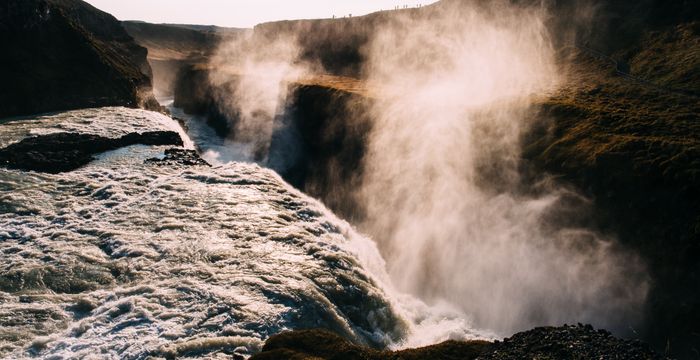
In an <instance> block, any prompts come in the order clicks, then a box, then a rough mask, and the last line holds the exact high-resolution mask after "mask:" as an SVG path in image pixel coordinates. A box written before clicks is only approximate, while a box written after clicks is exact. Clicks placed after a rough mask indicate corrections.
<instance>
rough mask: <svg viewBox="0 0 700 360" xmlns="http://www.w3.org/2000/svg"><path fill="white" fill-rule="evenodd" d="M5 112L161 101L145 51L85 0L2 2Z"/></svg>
mask: <svg viewBox="0 0 700 360" xmlns="http://www.w3.org/2000/svg"><path fill="white" fill-rule="evenodd" d="M0 34H2V35H0V47H2V48H3V49H7V50H8V51H4V52H3V56H2V57H0V78H2V79H3V81H2V84H0V118H2V117H9V116H18V115H27V114H34V113H41V112H50V111H58V110H70V109H78V108H85V107H96V106H111V105H116V106H128V107H143V108H148V109H156V108H158V104H157V102H156V101H155V98H154V97H153V95H152V93H151V86H152V84H151V68H150V66H149V65H148V62H147V61H146V55H147V50H146V49H145V48H142V47H141V46H139V45H137V44H136V43H135V42H134V40H133V39H132V38H131V37H130V36H129V35H128V34H127V33H126V31H125V30H124V29H123V28H122V26H121V24H120V23H119V21H117V19H115V18H114V17H113V16H112V15H109V14H107V13H105V12H102V11H100V10H98V9H96V8H94V7H92V6H90V5H89V4H87V3H85V2H83V1H80V0H8V1H3V2H2V4H0Z"/></svg>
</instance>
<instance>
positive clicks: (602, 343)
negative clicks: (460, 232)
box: [251, 325, 663, 360]
mask: <svg viewBox="0 0 700 360" xmlns="http://www.w3.org/2000/svg"><path fill="white" fill-rule="evenodd" d="M267 359H328V360H330V359H333V360H344V359H348V360H350V359H366V360H375V359H376V360H382V359H397V360H398V359H402V360H409V359H440V360H450V359H480V360H482V359H483V360H500V359H557V360H567V359H572V360H573V359H640V360H652V359H663V357H661V356H659V355H658V354H656V353H654V352H653V351H651V350H650V349H649V348H648V347H647V346H646V345H644V344H643V343H641V342H639V341H638V340H621V339H617V338H615V337H612V336H609V335H608V333H607V332H605V331H596V330H594V329H593V327H592V326H590V325H587V326H583V325H582V326H574V325H565V326H561V327H541V328H536V329H533V330H530V331H526V332H522V333H518V334H516V335H514V336H512V337H511V338H509V339H506V340H504V341H502V342H499V341H496V342H493V343H490V342H487V341H464V342H461V341H446V342H443V343H441V344H437V345H432V346H427V347H423V348H417V349H407V350H401V351H395V352H392V351H380V350H375V349H370V348H366V347H362V346H358V345H355V344H352V343H350V342H348V341H347V340H345V339H343V338H342V337H340V336H338V335H336V334H334V333H331V332H328V331H326V330H297V331H291V332H284V333H281V334H278V335H275V336H272V337H271V338H269V339H268V340H267V342H266V343H265V346H264V347H263V349H262V352H261V353H259V354H257V355H255V356H253V357H252V358H251V360H267Z"/></svg>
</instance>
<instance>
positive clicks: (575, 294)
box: [205, 1, 649, 345]
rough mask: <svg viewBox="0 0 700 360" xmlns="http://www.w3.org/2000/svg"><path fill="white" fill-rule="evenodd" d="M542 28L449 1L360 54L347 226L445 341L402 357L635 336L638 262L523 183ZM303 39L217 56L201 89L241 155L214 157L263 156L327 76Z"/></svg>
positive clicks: (253, 44)
mask: <svg viewBox="0 0 700 360" xmlns="http://www.w3.org/2000/svg"><path fill="white" fill-rule="evenodd" d="M547 24H548V13H547V9H546V8H545V7H542V6H528V7H523V6H518V5H513V4H512V2H510V1H491V2H482V1H478V2H477V1H474V2H466V1H465V2H461V1H455V2H449V3H442V5H441V6H439V7H438V6H431V7H429V8H427V9H425V11H424V12H423V13H421V14H418V13H415V12H409V13H402V14H396V16H395V17H392V18H391V19H390V20H388V21H385V22H383V23H382V25H379V27H378V28H376V29H374V31H373V32H372V38H371V39H370V41H369V43H368V44H367V45H366V46H364V48H363V51H364V56H365V63H364V65H363V70H362V73H363V77H364V78H365V80H366V81H367V83H368V87H370V88H372V89H377V90H375V92H376V95H377V96H376V99H375V100H373V101H372V102H368V104H371V105H368V106H369V108H368V109H362V111H361V112H362V113H369V114H370V116H371V119H372V130H371V132H370V134H369V137H368V140H367V141H368V143H367V149H368V150H367V154H365V156H364V158H363V164H364V166H363V173H362V181H361V186H359V188H357V189H355V193H354V197H355V198H356V199H357V203H358V206H359V207H360V208H361V210H362V213H363V214H364V216H363V217H362V220H360V221H358V222H357V223H356V224H355V225H356V226H357V227H358V228H359V229H360V230H361V231H363V232H364V233H366V234H368V235H369V236H370V237H371V238H372V239H373V240H374V241H375V242H376V243H377V246H378V247H379V249H380V251H381V253H382V255H383V257H384V260H385V261H386V271H387V272H388V278H389V280H388V281H387V286H388V287H390V288H391V289H390V290H387V291H388V292H389V293H394V290H393V289H394V288H396V289H397V290H398V292H396V293H394V294H395V295H394V296H403V295H399V294H409V295H412V296H413V297H415V298H417V299H419V302H421V303H422V302H425V303H427V304H428V305H429V307H430V309H428V310H425V309H422V310H421V312H426V311H428V312H429V311H433V312H434V314H432V317H431V318H430V319H429V321H425V319H426V316H423V315H421V316H422V320H421V319H418V318H420V317H421V316H418V317H416V319H417V320H416V319H414V320H415V321H416V322H420V321H423V324H420V326H421V329H422V330H421V331H428V332H433V333H435V334H438V333H439V334H441V335H438V336H433V337H432V338H430V336H432V335H431V334H427V336H424V337H423V339H422V340H420V339H419V340H415V339H413V340H410V341H414V342H413V343H411V344H410V345H416V344H419V343H420V342H424V343H430V342H435V341H440V340H445V339H446V338H450V337H452V335H450V333H451V332H452V331H453V330H452V329H445V328H444V327H445V326H449V327H452V328H456V329H463V330H464V329H467V330H468V329H469V328H471V327H474V328H477V329H480V330H483V331H480V332H479V333H481V334H496V336H507V335H510V334H513V333H515V332H517V331H520V330H525V329H528V328H531V327H533V326H541V325H561V324H564V323H576V322H585V323H592V324H594V325H595V326H598V327H604V328H608V329H611V330H613V331H615V332H616V333H618V334H621V335H628V334H631V333H632V332H634V328H635V327H636V326H637V325H638V324H639V323H640V322H641V321H642V313H643V311H644V302H645V298H646V294H647V292H648V288H649V280H648V275H647V273H646V269H645V266H644V264H643V263H642V262H641V260H640V259H639V258H638V257H637V256H636V255H635V254H633V253H630V252H628V251H626V250H625V249H623V248H622V247H621V246H619V244H618V243H617V241H616V239H615V236H614V234H603V233H599V232H597V231H596V230H595V229H594V228H592V227H591V226H590V224H588V223H586V221H583V220H582V219H584V218H586V217H587V212H588V211H591V206H590V200H589V199H586V198H585V197H584V196H582V195H580V194H579V193H578V192H577V191H576V190H574V189H572V188H570V187H568V186H566V184H562V183H559V182H558V181H557V180H556V179H554V178H552V177H551V176H549V175H548V174H536V175H535V176H534V177H533V176H528V177H525V176H523V172H522V170H523V166H524V164H523V162H522V160H521V151H522V146H523V144H522V139H523V137H524V136H525V135H526V134H527V133H528V130H529V127H530V126H531V125H532V124H533V123H536V122H538V121H541V120H542V119H540V118H539V117H540V115H539V114H538V111H537V110H538V109H537V106H536V100H537V99H538V98H543V97H545V96H546V95H547V94H551V93H552V92H554V91H556V90H557V88H558V87H559V86H561V84H562V82H563V76H564V70H563V69H564V68H565V66H564V65H565V64H562V63H560V62H559V61H558V59H557V52H556V49H555V48H554V45H553V43H554V41H553V40H552V38H553V35H552V33H551V29H548V26H547ZM348 31H350V30H348ZM307 35H308V34H292V35H291V36H290V34H288V33H285V35H282V34H272V36H271V37H270V38H269V39H267V40H269V41H260V39H259V38H258V39H254V37H249V38H246V39H242V40H237V41H234V42H231V43H227V44H224V45H222V47H221V49H220V50H219V52H218V54H217V56H216V57H215V58H214V60H213V61H212V63H211V64H210V66H211V76H210V80H211V82H212V84H213V85H215V87H216V88H218V89H219V94H218V95H217V96H218V97H219V104H221V109H220V110H221V111H222V113H224V114H225V115H226V117H227V118H228V119H230V122H231V123H230V125H231V129H232V131H231V135H230V136H229V138H228V139H227V140H226V141H227V142H228V146H229V148H231V149H234V151H231V154H228V155H227V154H221V153H216V154H209V155H208V156H209V158H208V160H210V161H211V160H212V159H214V160H217V161H219V162H226V161H232V160H238V161H241V160H242V161H256V162H259V163H265V162H266V161H267V160H268V159H267V157H268V155H269V149H270V142H271V141H272V139H273V136H274V134H279V133H280V131H279V130H280V129H279V126H282V125H280V124H284V121H283V120H284V117H285V114H284V112H285V108H286V106H287V105H288V104H287V103H288V96H289V94H288V91H289V88H290V87H289V86H288V83H290V82H294V81H295V80H298V79H300V78H302V77H304V76H307V75H309V74H318V73H319V72H323V70H322V69H320V68H319V65H318V64H310V63H307V62H305V61H301V60H300V58H301V57H302V56H301V54H302V51H301V50H300V46H299V42H298V41H297V40H298V38H299V37H301V36H307ZM358 112H360V111H358ZM285 151H286V150H285ZM241 154H243V155H241ZM206 156H207V155H206V154H205V157H206ZM383 271H384V270H381V271H380V270H376V271H375V272H383ZM375 275H377V274H375ZM379 277H382V276H381V274H379ZM402 302H403V303H406V301H405V300H402ZM421 306H422V305H416V306H415V307H421ZM406 311H407V314H408V313H410V312H411V311H412V310H410V309H409V310H406ZM407 316H408V317H410V315H407ZM428 317H430V316H428ZM458 317H462V318H461V319H460V318H458ZM440 318H444V319H446V321H440ZM466 333H469V331H462V333H461V334H463V335H464V334H466ZM424 335H425V334H424ZM433 335H434V334H433ZM467 336H468V335H467ZM428 338H430V339H429V340H425V339H428ZM415 341H417V342H415Z"/></svg>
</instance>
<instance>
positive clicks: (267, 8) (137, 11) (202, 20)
mask: <svg viewBox="0 0 700 360" xmlns="http://www.w3.org/2000/svg"><path fill="white" fill-rule="evenodd" d="M86 1H87V2H88V3H90V4H92V5H93V6H95V7H97V8H98V9H100V10H103V11H106V12H108V13H110V14H112V15H114V16H115V17H116V18H117V19H119V20H142V21H147V22H153V23H177V24H202V25H218V26H229V27H253V26H254V25H255V24H259V23H261V22H266V21H274V20H292V19H309V18H311V19H315V18H330V17H332V16H333V15H335V16H336V17H343V16H346V15H348V14H352V15H353V16H359V15H365V14H368V13H371V12H375V11H379V10H388V9H393V8H394V7H396V6H402V7H403V6H404V5H408V6H409V7H412V6H416V5H418V4H423V5H427V4H429V3H432V2H435V1H434V0H86Z"/></svg>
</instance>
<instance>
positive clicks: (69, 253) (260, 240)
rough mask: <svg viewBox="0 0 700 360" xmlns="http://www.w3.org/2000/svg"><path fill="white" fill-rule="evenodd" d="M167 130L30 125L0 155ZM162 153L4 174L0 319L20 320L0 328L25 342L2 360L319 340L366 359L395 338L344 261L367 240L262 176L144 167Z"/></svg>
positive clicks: (16, 128) (352, 265) (223, 350)
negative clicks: (303, 337)
mask: <svg viewBox="0 0 700 360" xmlns="http://www.w3.org/2000/svg"><path fill="white" fill-rule="evenodd" d="M162 116H163V115H162V114H157V113H151V112H144V111H141V110H133V109H126V108H103V109H86V110H80V111H75V112H66V113H61V114H53V115H51V116H48V117H39V118H36V119H33V118H27V119H25V121H26V122H11V123H9V124H4V125H3V126H0V143H10V142H12V141H15V142H14V143H15V144H19V143H21V141H23V140H24V139H27V138H31V137H32V136H55V134H61V133H65V132H67V131H71V132H80V133H83V134H88V135H89V134H93V135H91V136H109V137H111V138H121V137H122V136H129V134H132V133H135V132H136V133H137V132H147V131H150V130H153V131H167V130H164V129H167V127H165V126H164V125H162V124H160V123H159V121H158V120H157V119H158V118H161V117H162ZM165 119H167V118H161V120H163V121H164V120H165ZM154 120H155V121H154ZM167 120H168V121H171V122H173V123H174V121H173V120H170V119H167ZM120 121H121V122H122V124H120V125H122V126H123V127H120V126H116V124H119V122H120ZM110 124H111V125H110ZM103 125H105V126H106V127H102V126H103ZM94 134H97V135H94ZM167 150H168V147H166V146H145V145H132V146H127V147H121V148H119V149H116V150H110V151H106V152H103V153H101V154H98V155H96V156H95V160H93V161H91V162H89V163H88V164H86V165H85V166H82V167H80V168H78V169H75V170H73V171H70V172H65V173H59V174H43V173H36V172H25V171H18V170H12V169H6V168H0V184H2V185H1V187H0V198H1V199H2V202H1V205H0V239H2V241H0V251H1V252H2V253H3V254H4V256H3V257H0V268H2V269H5V270H2V271H0V276H2V279H6V280H7V281H3V282H0V285H1V286H2V289H0V290H2V292H0V296H2V299H3V303H2V306H0V311H4V310H10V309H12V311H13V313H14V314H15V316H17V317H19V318H22V319H25V320H26V321H24V322H23V323H22V324H21V325H22V326H15V325H12V324H9V323H4V322H3V320H2V317H0V322H3V323H2V324H3V326H2V327H3V329H4V330H7V331H13V332H14V333H16V334H19V335H20V336H18V337H17V339H18V340H17V341H16V342H13V343H11V344H10V345H9V347H8V348H7V349H10V350H11V352H10V353H3V356H4V355H5V354H9V356H11V357H14V358H27V357H30V356H53V355H56V356H65V357H79V356H84V355H87V354H94V353H95V352H96V351H99V352H101V353H104V354H112V355H114V356H119V357H126V358H139V357H143V356H146V355H148V354H160V353H162V354H166V355H167V354H175V353H177V354H184V355H192V354H200V355H201V356H208V355H212V354H231V353H236V354H248V355H249V354H251V353H253V352H256V351H258V350H259V347H260V344H261V343H262V341H264V339H266V338H267V337H268V336H270V335H271V334H274V333H277V332H280V331H282V330H285V329H293V328H298V327H317V326H323V327H327V328H330V329H333V330H334V331H337V332H339V333H340V334H342V335H343V336H344V337H346V338H349V339H352V340H353V341H356V342H358V343H365V344H371V345H372V346H377V347H383V346H387V345H388V344H389V343H391V342H392V341H396V340H398V339H400V338H401V337H402V336H403V335H404V333H405V326H404V320H403V319H402V318H401V316H400V315H399V314H398V311H397V310H396V309H395V305H394V304H393V303H392V301H391V299H389V298H388V295H387V293H386V292H385V291H384V289H382V288H381V286H380V284H381V283H380V282H379V281H377V280H376V279H375V278H374V276H373V275H372V274H371V273H370V272H369V271H368V270H367V269H366V268H364V267H363V263H362V262H361V261H360V260H359V258H360V255H359V254H357V253H355V252H353V249H361V248H365V249H371V247H367V246H356V245H352V244H353V243H356V242H363V243H366V242H370V240H369V239H367V238H365V237H363V236H361V235H359V234H357V233H356V232H355V231H354V229H352V228H351V227H350V226H349V225H347V223H344V222H342V221H341V220H339V219H337V218H336V217H335V216H334V215H333V214H332V213H330V212H329V211H328V210H327V209H325V207H323V205H322V204H320V203H319V202H317V201H315V200H313V199H311V198H309V197H307V196H305V195H304V194H302V193H301V192H299V191H298V190H296V189H294V188H293V187H291V186H289V185H288V184H286V183H284V181H283V180H282V179H281V178H280V177H279V176H278V175H277V174H276V173H274V172H273V171H271V170H268V169H264V168H262V167H260V166H258V165H255V164H245V163H229V164H225V165H221V166H217V167H208V166H187V167H183V166H177V165H176V166H170V165H167V166H156V165H155V164H152V163H150V162H149V161H147V160H148V159H153V158H158V157H162V156H163V153H164V151H167ZM166 158H167V154H166ZM362 256H363V257H365V258H366V257H370V258H372V257H374V258H379V254H378V253H371V251H370V252H367V253H364V254H363V255H362ZM39 308H41V309H43V310H41V311H39V310H38V309H39ZM368 314H369V316H368ZM47 319H50V320H47ZM7 349H6V350H7ZM3 351H5V350H3Z"/></svg>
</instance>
